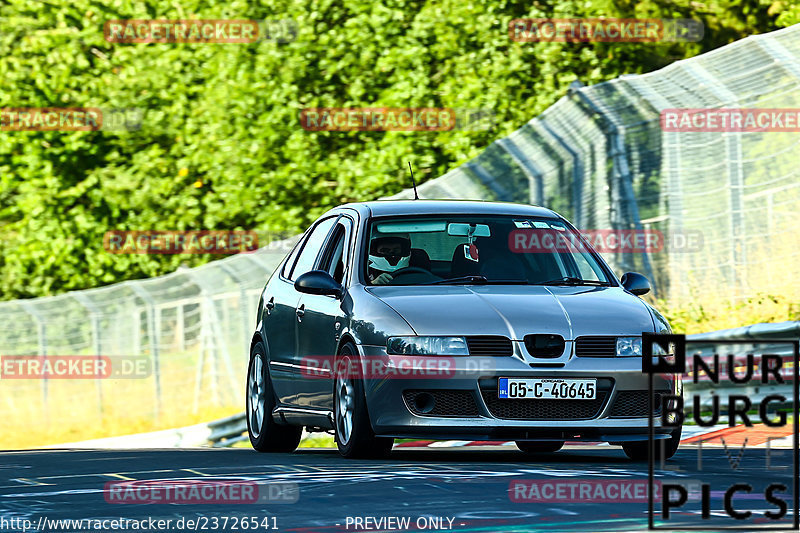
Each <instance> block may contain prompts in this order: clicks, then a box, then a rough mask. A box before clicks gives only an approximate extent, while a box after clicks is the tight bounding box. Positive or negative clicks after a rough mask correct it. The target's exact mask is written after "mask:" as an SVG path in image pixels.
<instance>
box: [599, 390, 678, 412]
mask: <svg viewBox="0 0 800 533" xmlns="http://www.w3.org/2000/svg"><path fill="white" fill-rule="evenodd" d="M666 394H670V392H669V391H656V393H655V396H654V397H653V407H654V412H653V415H654V416H660V415H661V397H662V396H664V395H666ZM647 395H648V391H646V390H629V391H621V392H619V393H617V397H616V398H615V399H614V404H613V405H612V406H611V412H610V413H609V415H608V416H609V417H610V418H641V417H645V416H647V407H648V405H649V404H648V399H647Z"/></svg>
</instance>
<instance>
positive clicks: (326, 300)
mask: <svg viewBox="0 0 800 533" xmlns="http://www.w3.org/2000/svg"><path fill="white" fill-rule="evenodd" d="M352 233H353V221H352V220H351V219H350V218H349V217H347V216H342V217H340V218H339V219H338V221H337V222H336V225H335V226H334V228H333V230H332V231H331V233H330V236H329V238H328V240H327V242H326V244H325V247H324V248H323V250H322V253H321V254H320V256H319V258H318V261H317V264H316V265H315V267H316V269H317V270H324V271H326V272H328V273H329V274H330V275H331V276H333V278H334V279H335V280H336V281H338V282H339V283H342V284H344V282H345V280H346V279H347V276H346V273H347V271H348V267H349V261H348V257H349V254H350V250H351V240H352ZM300 307H301V308H302V309H303V313H302V316H300V317H299V319H298V323H297V342H298V354H299V355H300V357H301V358H302V359H304V360H305V364H304V366H311V365H315V366H317V367H322V368H328V369H330V368H332V366H333V360H334V357H335V356H336V348H337V346H338V344H339V338H340V335H341V332H342V330H343V329H344V327H345V323H346V322H345V321H346V315H345V313H344V311H342V300H341V299H339V298H336V297H334V296H325V295H317V294H303V295H302V296H301V297H300ZM309 363H311V364H309ZM320 363H327V364H320ZM332 393H333V375H332V373H327V372H324V373H321V375H318V373H316V372H315V373H313V374H312V373H311V372H306V373H305V376H304V377H303V379H302V381H301V383H300V385H299V386H298V392H297V398H296V403H297V405H298V406H300V407H306V408H311V409H317V410H324V411H330V410H332V409H333V397H332Z"/></svg>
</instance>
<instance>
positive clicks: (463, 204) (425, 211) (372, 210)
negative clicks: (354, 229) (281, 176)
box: [340, 200, 558, 218]
mask: <svg viewBox="0 0 800 533" xmlns="http://www.w3.org/2000/svg"><path fill="white" fill-rule="evenodd" d="M340 207H343V208H351V209H355V210H357V211H360V212H364V211H367V212H368V213H367V214H368V215H369V216H377V217H380V216H390V215H440V214H448V215H455V214H469V215H520V216H536V217H545V218H558V215H557V214H556V213H555V212H553V211H551V210H550V209H546V208H544V207H538V206H535V205H529V204H515V203H511V202H485V201H480V200H375V201H371V202H357V203H350V204H345V205H342V206H340Z"/></svg>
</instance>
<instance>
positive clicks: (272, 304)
mask: <svg viewBox="0 0 800 533" xmlns="http://www.w3.org/2000/svg"><path fill="white" fill-rule="evenodd" d="M264 308H266V310H267V313H269V312H270V311H272V310H273V309H275V297H274V296H273V297H272V298H270V299H269V301H268V302H267V303H265V304H264Z"/></svg>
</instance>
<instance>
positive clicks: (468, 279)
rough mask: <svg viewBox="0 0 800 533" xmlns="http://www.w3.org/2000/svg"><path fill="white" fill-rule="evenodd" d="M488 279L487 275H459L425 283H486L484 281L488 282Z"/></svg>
mask: <svg viewBox="0 0 800 533" xmlns="http://www.w3.org/2000/svg"><path fill="white" fill-rule="evenodd" d="M488 281H489V280H488V279H487V278H486V276H459V277H457V278H447V279H440V280H436V281H432V282H430V283H425V284H424V285H448V284H453V285H461V284H465V285H466V284H470V283H475V284H478V283H480V284H484V283H487V282H488Z"/></svg>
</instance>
